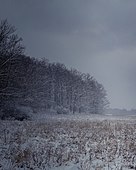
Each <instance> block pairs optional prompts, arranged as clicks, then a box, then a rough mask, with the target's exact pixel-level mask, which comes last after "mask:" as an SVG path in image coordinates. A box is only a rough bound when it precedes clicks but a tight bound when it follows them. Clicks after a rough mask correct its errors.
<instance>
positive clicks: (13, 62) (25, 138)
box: [0, 1, 136, 170]
mask: <svg viewBox="0 0 136 170" xmlns="http://www.w3.org/2000/svg"><path fill="white" fill-rule="evenodd" d="M20 2H21V1H20ZM46 2H48V1H46ZM49 2H50V1H49ZM52 2H53V1H52ZM55 2H56V1H55ZM58 2H61V1H58ZM67 2H68V1H67ZM72 2H73V1H72ZM21 8H22V6H21ZM19 12H20V11H19ZM48 12H49V11H48ZM36 15H37V14H36ZM21 22H22V21H21ZM62 32H63V31H62ZM74 33H75V34H77V32H74ZM22 38H23V37H20V36H19V34H18V32H17V29H16V27H15V26H14V25H12V23H11V24H10V23H9V22H8V20H7V19H6V20H1V22H0V170H136V114H135V113H136V110H135V109H131V110H126V109H120V108H116V109H114V108H112V109H111V108H110V102H109V100H108V97H107V95H108V94H107V92H106V89H105V88H104V86H103V85H102V84H101V83H99V82H98V81H97V80H96V78H95V77H93V76H92V75H91V74H88V73H83V72H80V70H78V69H76V68H71V67H66V66H65V65H64V64H63V63H60V62H50V61H49V60H48V59H47V58H44V56H43V58H38V56H37V57H33V56H29V55H28V54H26V51H25V50H26V49H27V46H26V47H25V44H24V43H23V39H22ZM38 43H40V42H38ZM52 50H54V49H52ZM81 51H82V50H81ZM81 51H80V52H81ZM71 62H72V61H71ZM86 65H87V62H86ZM97 69H98V70H99V68H97ZM108 69H109V70H110V68H108ZM114 70H115V68H114ZM109 73H110V72H109ZM118 74H119V73H118ZM110 77H112V74H111V73H110ZM115 77H116V76H115ZM115 77H114V76H113V77H112V78H113V79H114V78H115ZM109 83H110V84H111V85H115V84H112V83H111V82H110V81H109ZM115 83H116V82H115ZM116 84H117V83H116ZM117 85H118V86H119V84H117ZM121 88H122V84H121ZM117 91H118V90H117ZM118 92H119V91H118ZM116 95H117V96H119V94H117V93H116ZM116 99H117V98H116ZM128 100H129V99H128ZM118 101H119V100H118ZM124 101H125V100H123V102H124ZM123 102H122V101H121V102H120V103H123ZM115 103H117V102H115Z"/></svg>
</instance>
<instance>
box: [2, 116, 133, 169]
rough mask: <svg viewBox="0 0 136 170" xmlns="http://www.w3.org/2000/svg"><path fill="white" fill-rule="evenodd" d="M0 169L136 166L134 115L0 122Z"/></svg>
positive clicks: (60, 117) (43, 118)
mask: <svg viewBox="0 0 136 170" xmlns="http://www.w3.org/2000/svg"><path fill="white" fill-rule="evenodd" d="M0 134H1V135H0V170H129V169H130V170H136V116H122V117H120V116H117V117H115V116H112V115H103V116H97V115H86V116H84V115H74V116H71V115H64V116H62V115H52V116H45V115H44V114H43V115H42V116H37V121H36V120H35V121H24V122H19V121H1V122H0Z"/></svg>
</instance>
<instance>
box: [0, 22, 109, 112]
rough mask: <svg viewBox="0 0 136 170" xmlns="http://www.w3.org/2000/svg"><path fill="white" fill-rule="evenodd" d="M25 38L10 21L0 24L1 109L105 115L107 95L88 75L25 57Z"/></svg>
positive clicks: (46, 61)
mask: <svg viewBox="0 0 136 170" xmlns="http://www.w3.org/2000/svg"><path fill="white" fill-rule="evenodd" d="M24 49H25V48H24V46H23V45H22V38H20V37H18V35H17V34H16V29H15V28H14V27H13V26H12V25H10V24H8V22H7V20H3V21H1V24H0V99H1V103H0V108H1V110H2V109H5V108H9V107H10V106H11V105H12V107H16V105H24V106H30V107H32V108H33V110H36V109H37V108H44V109H45V110H49V109H54V110H57V111H58V113H68V112H70V113H73V114H74V113H75V112H78V113H81V112H88V113H94V114H96V113H98V114H99V113H102V112H103V111H104V109H105V108H106V107H107V105H108V100H107V94H106V91H105V89H104V87H103V86H102V84H99V83H98V82H97V81H96V80H95V79H94V78H93V77H92V76H90V75H89V74H84V73H81V72H79V71H77V70H76V69H67V68H66V66H65V65H63V64H60V63H50V62H49V61H48V60H46V59H39V60H38V59H35V58H32V57H30V56H26V55H25V53H24Z"/></svg>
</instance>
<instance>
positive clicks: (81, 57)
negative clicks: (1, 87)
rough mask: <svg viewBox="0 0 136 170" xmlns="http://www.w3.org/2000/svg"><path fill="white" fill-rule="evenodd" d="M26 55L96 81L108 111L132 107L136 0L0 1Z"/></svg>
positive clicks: (1, 12)
mask: <svg viewBox="0 0 136 170" xmlns="http://www.w3.org/2000/svg"><path fill="white" fill-rule="evenodd" d="M0 4H1V5H0V16H1V18H8V20H9V22H10V23H12V24H13V25H15V26H16V27H17V28H18V33H19V34H20V35H21V36H22V37H23V39H24V44H25V45H26V47H27V48H26V51H27V54H30V55H31V56H34V57H47V58H48V59H49V60H50V61H59V62H62V63H64V64H66V65H67V66H68V67H69V68H70V67H75V68H77V69H78V70H81V71H83V72H89V73H90V74H91V75H94V77H96V79H97V80H98V81H100V82H101V83H103V85H104V86H105V88H106V89H107V92H108V94H109V95H108V96H109V98H110V100H111V106H112V107H127V108H131V107H133V108H134V107H136V102H135V101H136V100H135V99H136V97H135V96H136V94H135V91H136V88H135V87H136V86H135V84H136V81H135V73H136V71H135V70H136V69H135V68H136V56H135V55H136V48H135V46H136V19H135V16H136V10H135V6H136V1H135V0H131V1H128V0H114V1H113V0H101V1H100V0H85V1H82V0H66V1H64V0H57V1H56V0H46V1H45V0H39V1H38V0H23V1H18V0H0Z"/></svg>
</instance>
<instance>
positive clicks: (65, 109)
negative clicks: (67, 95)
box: [56, 106, 69, 114]
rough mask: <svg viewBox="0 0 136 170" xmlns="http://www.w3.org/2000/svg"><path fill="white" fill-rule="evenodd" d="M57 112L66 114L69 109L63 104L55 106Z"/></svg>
mask: <svg viewBox="0 0 136 170" xmlns="http://www.w3.org/2000/svg"><path fill="white" fill-rule="evenodd" d="M56 111H57V114H68V113H69V110H68V109H67V108H65V107H63V106H57V107H56Z"/></svg>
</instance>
